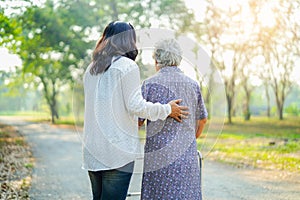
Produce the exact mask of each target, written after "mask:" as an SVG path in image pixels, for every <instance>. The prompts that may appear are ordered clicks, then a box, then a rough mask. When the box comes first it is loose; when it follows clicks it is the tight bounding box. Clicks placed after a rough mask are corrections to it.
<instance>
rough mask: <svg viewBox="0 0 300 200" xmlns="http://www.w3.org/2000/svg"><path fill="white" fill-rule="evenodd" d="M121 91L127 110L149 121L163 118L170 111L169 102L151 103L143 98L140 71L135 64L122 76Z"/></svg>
mask: <svg viewBox="0 0 300 200" xmlns="http://www.w3.org/2000/svg"><path fill="white" fill-rule="evenodd" d="M121 82H122V92H123V98H124V101H125V105H126V108H127V109H128V111H129V112H130V113H132V114H134V115H136V116H138V117H140V118H146V119H149V120H151V121H156V120H158V119H161V120H165V119H166V118H167V117H168V116H169V114H170V113H171V106H170V105H169V104H163V105H162V104H160V103H151V102H147V101H146V100H145V99H143V97H142V94H141V87H140V72H139V68H138V66H137V65H134V66H131V67H130V70H129V71H128V72H126V73H125V74H124V75H123V76H122V80H121Z"/></svg>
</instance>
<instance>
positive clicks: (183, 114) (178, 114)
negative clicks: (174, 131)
mask: <svg viewBox="0 0 300 200" xmlns="http://www.w3.org/2000/svg"><path fill="white" fill-rule="evenodd" d="M180 102H182V99H176V100H173V101H170V102H169V104H170V105H171V109H172V112H171V114H170V115H169V117H172V118H174V119H175V120H176V121H178V122H182V119H187V118H188V115H189V112H187V111H186V110H188V109H189V108H188V107H187V106H179V105H178V104H179V103H180Z"/></svg>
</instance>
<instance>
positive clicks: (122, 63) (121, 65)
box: [111, 56, 138, 73]
mask: <svg viewBox="0 0 300 200" xmlns="http://www.w3.org/2000/svg"><path fill="white" fill-rule="evenodd" d="M111 67H112V68H116V69H118V70H120V71H122V72H124V73H126V72H128V71H130V70H133V69H138V66H137V64H136V62H135V61H133V60H131V59H129V58H127V57H125V56H121V57H120V58H119V59H118V60H117V61H115V62H114V63H113V64H112V66H111Z"/></svg>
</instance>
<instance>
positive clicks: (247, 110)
mask: <svg viewBox="0 0 300 200" xmlns="http://www.w3.org/2000/svg"><path fill="white" fill-rule="evenodd" d="M245 84H247V83H245ZM244 90H245V93H246V102H245V108H244V119H245V120H246V121H249V120H250V117H251V113H250V97H251V91H250V89H249V88H248V87H247V86H246V85H244Z"/></svg>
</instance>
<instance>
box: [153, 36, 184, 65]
mask: <svg viewBox="0 0 300 200" xmlns="http://www.w3.org/2000/svg"><path fill="white" fill-rule="evenodd" d="M153 58H154V59H155V61H156V62H157V66H158V67H159V68H162V67H166V66H178V65H179V64H180V62H181V59H182V50H181V48H180V46H179V44H178V43H177V41H176V40H175V39H164V40H161V41H159V42H157V43H156V44H155V45H154V52H153Z"/></svg>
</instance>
